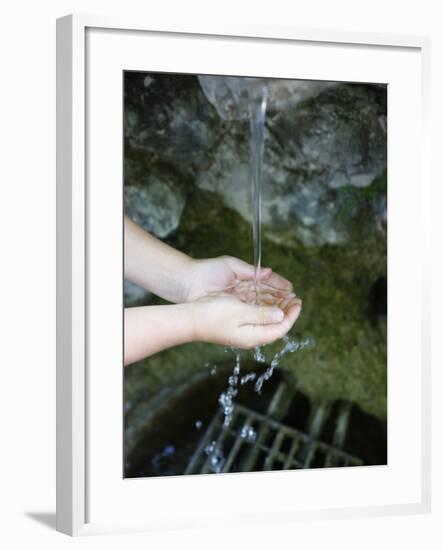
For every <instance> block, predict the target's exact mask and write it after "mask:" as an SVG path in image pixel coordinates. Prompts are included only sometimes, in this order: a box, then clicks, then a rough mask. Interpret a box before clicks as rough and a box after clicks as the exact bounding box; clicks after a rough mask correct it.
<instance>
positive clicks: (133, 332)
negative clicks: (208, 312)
mask: <svg viewBox="0 0 442 550" xmlns="http://www.w3.org/2000/svg"><path fill="white" fill-rule="evenodd" d="M194 337H195V336H194V326H193V321H192V318H191V316H189V313H188V311H187V309H186V306H185V305H180V304H179V305H167V306H145V307H131V308H126V309H125V310H124V364H125V365H129V364H130V363H134V362H135V361H139V360H140V359H143V358H144V357H148V356H150V355H153V354H154V353H158V352H159V351H162V350H163V349H166V348H170V347H172V346H178V345H180V344H185V343H187V342H191V341H193V340H194Z"/></svg>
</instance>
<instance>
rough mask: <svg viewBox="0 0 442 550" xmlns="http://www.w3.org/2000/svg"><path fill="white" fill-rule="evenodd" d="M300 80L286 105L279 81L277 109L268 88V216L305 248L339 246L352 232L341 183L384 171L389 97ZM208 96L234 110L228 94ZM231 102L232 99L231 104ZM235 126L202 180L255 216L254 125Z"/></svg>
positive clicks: (367, 180)
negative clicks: (342, 213) (385, 105)
mask: <svg viewBox="0 0 442 550" xmlns="http://www.w3.org/2000/svg"><path fill="white" fill-rule="evenodd" d="M301 85H302V88H301V89H300V90H299V93H298V95H296V94H295V93H294V97H295V99H293V98H292V99H291V100H287V103H286V104H284V103H283V101H282V100H281V97H284V95H287V97H289V91H290V88H286V87H284V85H283V84H281V85H280V88H279V89H278V88H277V86H276V85H275V86H274V89H275V91H274V93H275V95H277V96H278V93H279V96H278V97H279V98H280V99H279V100H278V102H277V103H278V106H279V107H278V108H275V105H272V89H270V93H269V100H268V105H269V107H268V117H267V128H266V130H267V132H266V135H265V140H266V142H265V149H264V161H263V201H262V220H263V223H264V224H265V225H266V226H267V228H268V230H269V231H270V233H271V234H273V235H274V236H275V238H278V234H279V235H280V236H282V235H283V236H284V238H286V237H287V233H288V232H292V234H294V236H296V237H297V238H298V239H300V240H301V241H302V242H303V244H305V245H321V244H324V243H329V244H338V243H340V242H343V241H345V239H346V237H347V232H346V228H345V225H344V224H342V223H341V221H340V219H339V213H340V211H341V209H342V206H343V203H344V202H346V195H345V193H344V194H341V193H339V188H343V187H347V186H354V187H359V188H362V187H368V186H369V185H370V184H371V183H372V182H373V181H374V180H375V179H376V178H377V177H379V176H381V175H382V173H383V172H384V171H385V169H386V123H385V121H386V115H385V112H384V110H383V105H382V99H381V98H382V95H383V94H382V90H381V89H378V88H376V87H372V88H367V87H358V86H355V85H339V86H336V85H335V86H324V87H318V85H317V83H312V84H311V86H312V87H311V89H309V83H305V82H303V83H301ZM290 86H291V87H292V88H293V87H296V83H291V84H290ZM283 91H285V92H286V94H283V93H282V92H283ZM316 94H319V95H316ZM210 97H211V99H212V100H213V101H215V102H216V105H217V109H218V110H219V111H221V113H222V114H224V115H225V116H227V114H228V113H231V112H232V110H231V109H230V110H229V111H228V113H225V112H223V111H222V110H221V108H220V106H219V104H220V102H221V101H222V98H220V97H219V96H216V95H214V94H212V95H211V96H210ZM230 101H231V98H230V97H228V98H227V99H226V102H227V105H228V106H229V105H230ZM232 126H233V131H232V132H230V133H229V134H228V135H226V136H224V138H223V139H222V141H221V143H220V144H219V146H218V148H217V150H216V152H215V154H214V157H213V160H212V163H211V165H210V167H209V168H208V170H207V171H204V172H199V173H198V175H197V185H198V186H199V187H200V188H202V189H205V190H208V191H215V192H217V193H218V194H220V195H221V196H222V197H223V199H224V201H225V203H226V204H227V205H228V206H230V207H232V208H234V209H235V210H237V211H238V212H239V213H240V214H241V215H242V216H243V217H244V218H245V219H247V220H248V221H250V220H251V206H250V190H249V187H250V183H249V180H250V175H249V147H248V142H249V136H248V129H247V126H246V125H242V127H241V126H240V124H239V123H236V124H235V123H232ZM354 206H356V205H354ZM354 214H355V215H356V214H357V208H354Z"/></svg>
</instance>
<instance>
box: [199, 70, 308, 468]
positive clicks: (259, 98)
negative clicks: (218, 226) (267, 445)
mask: <svg viewBox="0 0 442 550" xmlns="http://www.w3.org/2000/svg"><path fill="white" fill-rule="evenodd" d="M267 98H268V88H267V85H266V83H265V82H264V81H259V80H258V81H256V82H255V83H254V84H253V85H252V86H251V87H250V90H249V113H248V115H249V124H250V174H251V178H250V184H251V199H252V200H251V203H252V228H253V261H254V287H255V297H254V300H255V303H259V293H260V271H261V194H262V164H263V155H264V129H265V119H266V110H267ZM283 343H284V345H283V347H282V348H281V350H280V351H279V352H277V353H276V354H275V355H274V357H273V359H272V360H271V362H270V365H269V366H268V367H267V368H266V370H265V371H264V372H263V373H262V374H260V375H259V376H258V374H257V373H255V372H250V373H247V374H246V375H244V376H242V377H241V376H240V373H241V352H240V351H239V350H237V349H231V350H229V349H226V351H232V352H233V354H234V357H235V366H234V369H233V373H232V375H231V376H230V377H229V380H228V386H227V389H226V390H225V391H224V392H222V393H221V395H220V396H219V404H220V406H221V407H222V409H223V412H224V428H227V427H228V426H229V425H230V423H231V421H232V416H233V411H234V408H235V403H234V399H235V397H236V395H237V394H238V391H239V387H240V386H242V385H244V384H247V383H250V382H254V384H255V388H254V389H255V391H256V392H257V393H258V394H261V390H262V386H263V384H264V383H265V382H266V381H267V380H269V379H270V378H271V377H272V375H273V372H274V370H275V369H276V368H277V367H278V365H279V363H280V361H281V360H282V358H283V357H284V356H285V355H286V354H287V353H293V352H295V351H297V350H299V349H302V348H304V347H305V346H308V345H310V344H311V342H310V341H309V340H305V341H303V342H297V341H295V340H293V339H292V338H290V337H289V336H288V335H286V336H284V338H283ZM254 358H255V360H256V361H257V362H258V363H265V362H266V357H265V355H264V353H263V351H262V349H261V347H260V346H257V347H256V348H255V353H254ZM241 437H243V438H244V439H246V440H247V441H249V442H252V441H253V440H254V437H255V434H254V431H253V428H251V427H250V426H243V428H242V431H241ZM205 451H206V454H207V455H208V456H209V458H210V462H211V467H212V471H213V472H215V473H219V472H220V471H222V467H223V465H224V455H223V452H222V448H221V447H220V446H219V445H218V444H217V442H216V441H212V442H211V443H210V445H208V446H207V448H206V449H205Z"/></svg>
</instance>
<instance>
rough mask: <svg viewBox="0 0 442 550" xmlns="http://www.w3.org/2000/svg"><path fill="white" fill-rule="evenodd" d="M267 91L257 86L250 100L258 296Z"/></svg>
mask: <svg viewBox="0 0 442 550" xmlns="http://www.w3.org/2000/svg"><path fill="white" fill-rule="evenodd" d="M267 95H268V89H267V86H266V85H265V84H262V85H258V86H257V88H256V89H255V90H254V93H253V95H252V97H251V99H250V104H249V120H250V164H251V190H252V224H253V261H254V266H255V293H256V299H258V294H259V275H260V271H261V190H262V159H263V155H264V128H265V119H266V110H267Z"/></svg>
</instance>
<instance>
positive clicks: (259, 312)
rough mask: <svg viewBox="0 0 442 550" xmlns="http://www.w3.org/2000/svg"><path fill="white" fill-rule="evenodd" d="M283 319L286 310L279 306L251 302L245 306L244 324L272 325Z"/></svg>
mask: <svg viewBox="0 0 442 550" xmlns="http://www.w3.org/2000/svg"><path fill="white" fill-rule="evenodd" d="M283 320H284V312H283V311H282V309H279V308H278V307H270V306H257V305H249V304H247V305H246V306H245V315H244V321H243V324H244V325H271V324H273V323H281V321H283Z"/></svg>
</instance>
